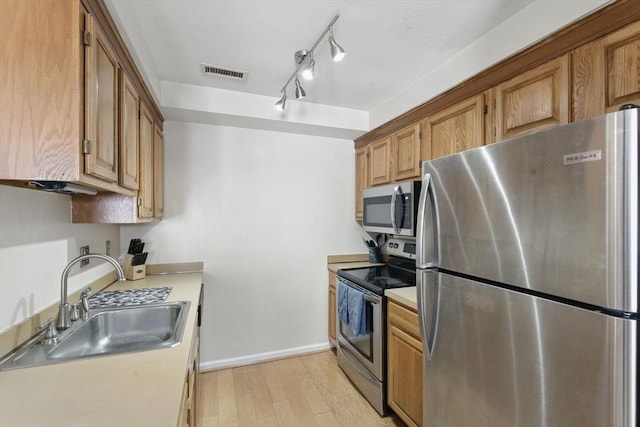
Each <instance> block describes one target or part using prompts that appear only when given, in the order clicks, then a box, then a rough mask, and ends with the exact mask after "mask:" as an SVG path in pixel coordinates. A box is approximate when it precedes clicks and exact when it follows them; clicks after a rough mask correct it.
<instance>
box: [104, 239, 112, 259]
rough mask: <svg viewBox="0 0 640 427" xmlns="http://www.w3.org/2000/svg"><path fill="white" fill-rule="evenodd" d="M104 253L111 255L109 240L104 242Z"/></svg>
mask: <svg viewBox="0 0 640 427" xmlns="http://www.w3.org/2000/svg"><path fill="white" fill-rule="evenodd" d="M105 247H106V248H105V254H106V255H108V256H111V240H107V241H106V242H105Z"/></svg>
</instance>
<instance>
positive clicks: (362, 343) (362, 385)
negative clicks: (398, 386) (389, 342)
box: [336, 238, 416, 415]
mask: <svg viewBox="0 0 640 427" xmlns="http://www.w3.org/2000/svg"><path fill="white" fill-rule="evenodd" d="M415 249H416V245H415V240H414V239H406V240H405V239H399V238H392V239H390V240H389V243H388V244H387V250H388V254H389V260H388V264H387V265H385V266H380V267H366V268H357V269H350V270H339V271H338V289H337V292H338V302H337V303H338V309H337V310H336V311H337V319H336V324H337V325H338V328H337V329H338V330H337V355H338V366H340V367H341V368H342V370H343V371H344V372H345V374H346V375H347V376H348V377H349V378H350V379H351V381H353V383H354V384H355V385H356V386H357V387H358V389H359V390H360V392H361V393H362V394H363V395H364V397H365V398H366V399H367V400H368V401H369V403H371V405H372V406H373V407H374V408H375V409H376V410H377V411H378V412H379V413H380V415H385V414H386V413H387V410H388V408H387V403H386V383H385V381H386V336H387V333H386V325H387V322H386V312H387V307H386V299H385V297H384V291H385V289H390V288H402V287H407V286H415V284H416V263H415V254H416V250H415Z"/></svg>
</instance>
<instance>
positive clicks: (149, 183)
mask: <svg viewBox="0 0 640 427" xmlns="http://www.w3.org/2000/svg"><path fill="white" fill-rule="evenodd" d="M153 135H154V130H153V119H152V118H151V114H150V113H149V110H148V109H147V108H146V107H145V105H144V104H143V103H140V172H141V173H140V193H139V202H138V203H139V205H138V216H139V217H140V218H152V217H153V163H154V159H153Z"/></svg>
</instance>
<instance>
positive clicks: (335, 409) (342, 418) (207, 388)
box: [200, 350, 404, 427]
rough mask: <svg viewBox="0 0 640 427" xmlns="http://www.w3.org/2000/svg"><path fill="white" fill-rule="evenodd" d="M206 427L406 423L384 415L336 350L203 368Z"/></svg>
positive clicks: (202, 422)
mask: <svg viewBox="0 0 640 427" xmlns="http://www.w3.org/2000/svg"><path fill="white" fill-rule="evenodd" d="M200 378H201V383H200V384H201V389H200V390H201V394H200V426H201V427H214V426H215V427H232V426H303V427H306V426H331V427H334V426H363V427H364V426H367V427H368V426H398V427H400V426H404V424H403V423H402V421H400V419H398V418H397V417H395V416H387V417H384V418H383V417H380V416H379V415H378V413H377V412H376V411H375V410H374V409H373V408H372V407H371V405H369V403H368V402H367V401H366V400H365V399H364V397H362V395H361V394H360V393H359V392H358V391H357V390H356V389H355V387H354V386H353V385H352V384H351V382H350V381H349V380H348V379H347V377H346V376H345V375H344V373H343V372H342V370H341V369H340V368H339V367H338V365H337V363H336V356H335V354H334V353H333V352H332V351H329V350H327V351H324V352H321V353H314V354H309V355H305V356H300V357H292V358H288V359H282V360H276V361H272V362H265V363H259V364H255V365H250V366H243V367H239V368H232V369H224V370H220V371H213V372H203V373H202V374H201V376H200Z"/></svg>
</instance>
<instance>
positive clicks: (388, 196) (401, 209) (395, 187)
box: [362, 181, 422, 236]
mask: <svg viewBox="0 0 640 427" xmlns="http://www.w3.org/2000/svg"><path fill="white" fill-rule="evenodd" d="M421 185H422V183H421V182H420V181H407V182H398V183H394V184H389V185H382V186H379V187H372V188H367V189H365V190H364V191H363V192H362V228H363V229H364V230H365V231H368V232H372V233H384V234H395V235H399V236H415V235H416V213H417V211H418V200H419V199H420V187H421Z"/></svg>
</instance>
